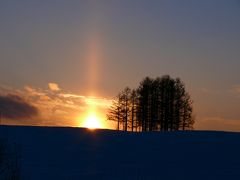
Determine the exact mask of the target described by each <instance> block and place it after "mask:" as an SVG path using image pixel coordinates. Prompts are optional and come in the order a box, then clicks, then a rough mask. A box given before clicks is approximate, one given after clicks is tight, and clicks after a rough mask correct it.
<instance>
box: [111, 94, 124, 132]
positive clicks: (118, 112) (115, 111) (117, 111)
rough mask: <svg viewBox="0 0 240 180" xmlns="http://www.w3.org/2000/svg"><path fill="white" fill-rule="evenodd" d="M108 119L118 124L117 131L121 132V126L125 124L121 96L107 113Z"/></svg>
mask: <svg viewBox="0 0 240 180" xmlns="http://www.w3.org/2000/svg"><path fill="white" fill-rule="evenodd" d="M107 119H108V120H110V121H116V122H117V130H120V124H121V123H122V122H123V113H122V101H121V94H119V95H117V97H116V98H115V100H113V102H112V105H111V107H110V108H109V110H108V113H107Z"/></svg>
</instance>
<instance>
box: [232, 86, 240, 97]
mask: <svg viewBox="0 0 240 180" xmlns="http://www.w3.org/2000/svg"><path fill="white" fill-rule="evenodd" d="M230 92H231V93H233V94H235V95H237V96H238V97H240V85H235V86H233V87H232V88H231V89H230Z"/></svg>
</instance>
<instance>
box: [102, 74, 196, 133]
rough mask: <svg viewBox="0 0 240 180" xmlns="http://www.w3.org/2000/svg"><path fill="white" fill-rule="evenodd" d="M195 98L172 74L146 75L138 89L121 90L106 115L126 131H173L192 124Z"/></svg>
mask: <svg viewBox="0 0 240 180" xmlns="http://www.w3.org/2000/svg"><path fill="white" fill-rule="evenodd" d="M192 103H193V102H192V100H191V98H190V95H189V94H188V93H187V92H186V91H185V86H184V84H183V82H182V81H181V80H180V79H179V78H176V79H173V78H171V77H170V76H169V75H165V76H162V77H161V78H160V77H158V78H156V79H152V78H149V77H146V78H145V79H143V81H142V82H140V85H139V87H138V88H137V89H130V88H128V87H126V88H125V89H124V90H123V91H122V92H120V93H119V94H118V95H117V97H116V98H115V100H114V101H113V104H112V106H111V107H110V109H109V111H108V114H107V118H108V120H111V121H116V122H117V129H118V130H124V131H174V130H188V129H192V128H193V123H194V118H193V116H192V111H193V110H192Z"/></svg>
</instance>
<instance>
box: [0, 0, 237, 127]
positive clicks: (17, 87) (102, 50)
mask: <svg viewBox="0 0 240 180" xmlns="http://www.w3.org/2000/svg"><path fill="white" fill-rule="evenodd" d="M0 23H1V28H0V39H1V40H0V86H1V89H2V90H1V91H2V92H1V94H3V95H4V93H5V95H6V94H9V93H13V94H17V95H18V96H24V98H25V99H26V98H27V97H28V99H29V97H30V96H29V95H26V94H27V93H30V92H31V93H33V92H35V93H40V94H38V95H39V96H41V93H43V94H44V95H46V97H45V98H49V99H48V100H47V99H45V100H46V102H47V101H52V100H53V99H54V98H55V99H54V100H56V97H55V96H57V97H58V98H59V97H67V96H66V94H68V95H69V94H71V95H72V96H71V97H73V95H75V97H76V96H77V95H78V96H81V98H82V97H89V96H91V97H92V96H94V98H96V99H99V98H101V99H103V100H104V102H105V101H108V99H111V98H112V97H114V96H115V95H116V94H117V93H118V92H119V91H120V90H122V89H123V88H124V87H125V86H127V85H128V86H130V87H132V88H134V87H137V86H138V83H139V82H140V81H141V80H142V79H143V78H144V77H145V76H151V77H156V76H162V75H164V74H169V75H171V76H172V77H180V78H181V79H182V80H183V81H184V82H185V84H186V89H187V90H188V91H189V93H190V94H191V96H192V99H193V100H194V113H195V114H196V124H195V129H213V130H234V131H240V109H239V107H240V71H239V67H240V1H239V0H201V1H199V0H182V1H179V0H165V1H164V0H161V1H160V0H148V1H146V0H131V1H127V0H121V1H117V0H101V1H100V0H95V1H90V0H88V1H87V0H86V1H77V0H72V1H67V0H41V1H34V0H22V1H19V0H1V1H0ZM52 82H53V83H55V87H58V88H59V89H58V90H57V89H55V90H54V88H53V86H54V85H53V84H52V85H53V86H51V84H49V83H52ZM63 89H64V90H63ZM8 91H9V92H8ZM56 92H57V93H56ZM54 93H55V94H54ZM43 94H42V95H43ZM63 94H64V95H63ZM35 95H36V94H35ZM38 98H39V97H38ZM41 98H42V97H41ZM35 99H36V98H35ZM61 100H62V99H61ZM68 100H69V99H68ZM66 101H67V100H66ZM31 102H33V103H35V104H36V105H37V106H39V103H40V101H38V102H35V101H34V98H32V101H31ZM46 102H45V103H46ZM41 103H42V101H41ZM56 103H61V102H59V101H57V102H56ZM69 103H70V101H69ZM71 103H73V104H74V102H71ZM71 103H70V104H71ZM46 104H47V103H46ZM103 104H104V103H103ZM105 104H106V103H105ZM41 105H43V104H41ZM58 106H60V105H59V104H58ZM74 108H76V107H74ZM63 109H64V107H62V108H61V110H63ZM71 112H72V111H71ZM83 112H84V111H83V110H82V111H81V113H83ZM53 117H54V116H52V117H48V121H51V118H53ZM54 118H56V117H54ZM65 121H66V120H65ZM9 122H10V121H9ZM40 124H41V123H40ZM43 124H44V123H43ZM60 124H61V123H60ZM68 124H71V123H68Z"/></svg>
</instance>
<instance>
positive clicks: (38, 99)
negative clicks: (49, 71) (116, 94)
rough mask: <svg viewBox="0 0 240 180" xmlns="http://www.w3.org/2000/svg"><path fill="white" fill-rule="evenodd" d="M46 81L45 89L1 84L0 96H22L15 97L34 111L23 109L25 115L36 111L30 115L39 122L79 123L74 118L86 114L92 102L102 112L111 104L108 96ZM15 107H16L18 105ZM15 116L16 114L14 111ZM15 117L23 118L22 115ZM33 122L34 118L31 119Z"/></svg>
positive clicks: (42, 123)
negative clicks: (80, 92)
mask: <svg viewBox="0 0 240 180" xmlns="http://www.w3.org/2000/svg"><path fill="white" fill-rule="evenodd" d="M48 85H49V89H41V88H34V87H32V86H29V85H28V86H25V87H24V88H23V89H13V88H10V87H5V86H1V87H0V97H8V98H7V99H9V97H15V99H17V97H18V98H19V99H22V101H20V100H19V101H20V102H24V103H25V104H23V105H29V107H35V108H36V109H37V112H38V113H34V110H33V112H32V113H31V111H30V112H29V114H28V113H27V111H26V115H27V114H28V115H29V116H30V115H36V116H37V117H36V116H35V117H34V118H35V119H38V120H39V122H40V124H41V125H62V126H76V125H77V124H79V122H76V121H79V120H77V117H81V116H82V115H83V114H86V111H88V109H89V108H90V107H92V106H94V107H95V109H96V110H98V111H101V113H104V112H106V110H107V108H108V107H109V105H110V104H111V99H106V98H103V97H89V96H84V95H80V94H74V93H71V92H67V91H64V90H62V89H60V88H59V85H58V84H56V83H49V84H48ZM3 87H4V88H3ZM9 94H11V96H9ZM10 100H12V101H14V99H13V98H10ZM23 100H24V101H23ZM12 101H11V102H12ZM15 101H16V100H15ZM15 101H14V102H15ZM19 101H17V102H19ZM15 107H16V108H17V109H20V106H15ZM4 111H6V110H4ZM6 114H9V116H5V119H6V120H5V121H6V122H8V121H9V120H10V119H11V117H10V114H13V113H10V112H8V113H6ZM11 116H13V115H11ZM16 117H18V114H17V113H16ZM16 117H14V119H16ZM19 117H21V118H24V116H23V115H21V116H19ZM26 117H27V116H26ZM33 123H36V122H35V121H33ZM37 124H39V123H37ZM33 125H34V124H33Z"/></svg>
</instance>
